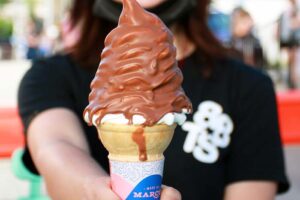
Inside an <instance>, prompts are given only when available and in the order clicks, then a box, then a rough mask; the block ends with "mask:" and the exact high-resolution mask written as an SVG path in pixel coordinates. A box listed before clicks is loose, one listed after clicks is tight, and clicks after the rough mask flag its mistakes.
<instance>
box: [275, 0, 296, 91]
mask: <svg viewBox="0 0 300 200" xmlns="http://www.w3.org/2000/svg"><path fill="white" fill-rule="evenodd" d="M279 36H280V38H279V39H280V47H281V48H282V49H286V50H287V53H288V87H289V88H290V89H295V88H297V82H299V80H298V79H299V78H298V77H297V68H299V67H300V66H299V65H300V63H299V62H297V54H299V53H300V52H299V45H300V13H299V4H298V2H297V0H289V8H288V9H287V10H286V11H285V12H284V13H283V14H282V16H281V18H280V22H279Z"/></svg>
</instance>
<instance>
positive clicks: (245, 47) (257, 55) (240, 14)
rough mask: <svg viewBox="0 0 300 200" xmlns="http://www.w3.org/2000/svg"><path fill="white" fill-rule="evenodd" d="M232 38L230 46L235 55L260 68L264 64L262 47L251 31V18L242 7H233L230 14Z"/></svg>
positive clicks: (252, 24)
mask: <svg viewBox="0 0 300 200" xmlns="http://www.w3.org/2000/svg"><path fill="white" fill-rule="evenodd" d="M231 20H232V24H231V27H232V38H231V42H230V44H231V47H232V48H233V49H234V50H235V51H236V55H237V57H239V58H240V59H241V60H243V61H244V62H245V63H246V64H248V65H250V66H253V67H255V68H259V69H262V68H263V67H264V65H265V63H264V55H263V49H262V46H261V44H260V41H259V40H258V39H257V38H256V37H255V35H254V33H253V26H254V23H253V19H252V17H251V15H250V14H249V13H248V12H247V11H246V10H245V9H243V8H241V7H238V8H235V9H234V10H233V12H232V16H231Z"/></svg>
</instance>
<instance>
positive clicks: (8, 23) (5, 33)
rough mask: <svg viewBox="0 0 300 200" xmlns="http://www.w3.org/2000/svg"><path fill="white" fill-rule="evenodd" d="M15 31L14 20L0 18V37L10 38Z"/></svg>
mask: <svg viewBox="0 0 300 200" xmlns="http://www.w3.org/2000/svg"><path fill="white" fill-rule="evenodd" d="M12 33H13V22H12V20H10V19H4V18H0V38H1V39H9V38H10V37H11V36H12Z"/></svg>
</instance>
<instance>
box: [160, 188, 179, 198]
mask: <svg viewBox="0 0 300 200" xmlns="http://www.w3.org/2000/svg"><path fill="white" fill-rule="evenodd" d="M161 200H181V194H180V192H179V191H178V190H176V189H175V188H172V187H168V186H162V192H161Z"/></svg>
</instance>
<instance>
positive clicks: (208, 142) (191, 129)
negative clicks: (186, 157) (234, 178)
mask: <svg viewBox="0 0 300 200" xmlns="http://www.w3.org/2000/svg"><path fill="white" fill-rule="evenodd" d="M193 120H194V122H185V123H184V124H183V126H182V129H183V130H184V131H187V132H188V135H187V137H186V139H185V142H184V146H183V150H184V151H185V152H186V153H193V156H194V157H195V159H197V160H198V161H200V162H203V163H215V162H216V161H217V160H218V158H219V149H218V147H219V148H226V147H227V146H228V145H229V143H230V135H231V133H232V131H233V122H232V120H231V118H230V117H229V116H228V115H227V114H224V113H223V108H222V106H220V105H219V104H217V103H215V102H213V101H204V102H202V103H201V104H200V105H199V106H198V111H197V112H196V113H195V114H194V116H193Z"/></svg>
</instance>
